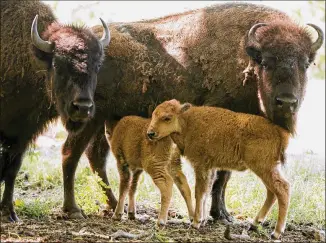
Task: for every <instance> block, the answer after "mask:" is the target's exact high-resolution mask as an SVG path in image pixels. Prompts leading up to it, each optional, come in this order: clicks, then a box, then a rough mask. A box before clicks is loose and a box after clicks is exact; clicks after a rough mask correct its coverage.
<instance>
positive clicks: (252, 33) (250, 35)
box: [248, 23, 267, 46]
mask: <svg viewBox="0 0 326 243" xmlns="http://www.w3.org/2000/svg"><path fill="white" fill-rule="evenodd" d="M262 26H267V24H265V23H258V24H255V25H254V26H252V27H251V29H250V30H249V33H248V42H249V43H253V44H254V45H255V46H259V43H258V41H257V39H256V37H255V33H256V30H257V29H258V28H259V27H262Z"/></svg>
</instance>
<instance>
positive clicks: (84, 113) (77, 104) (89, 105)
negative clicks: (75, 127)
mask: <svg viewBox="0 0 326 243" xmlns="http://www.w3.org/2000/svg"><path fill="white" fill-rule="evenodd" d="M72 107H73V108H74V110H75V112H76V113H77V114H78V116H79V117H88V116H89V115H90V114H91V110H92V109H93V102H92V101H91V100H75V101H73V102H72Z"/></svg>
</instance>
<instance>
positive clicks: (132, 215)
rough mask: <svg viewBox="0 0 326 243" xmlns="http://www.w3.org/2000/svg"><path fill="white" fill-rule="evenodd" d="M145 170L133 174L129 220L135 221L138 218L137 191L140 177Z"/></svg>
mask: <svg viewBox="0 0 326 243" xmlns="http://www.w3.org/2000/svg"><path fill="white" fill-rule="evenodd" d="M142 172H143V170H136V171H134V172H133V176H132V182H131V187H130V189H129V203H128V218H129V219H131V220H133V219H135V218H136V216H135V215H136V199H135V196H136V190H137V185H138V181H139V177H140V175H141V173H142Z"/></svg>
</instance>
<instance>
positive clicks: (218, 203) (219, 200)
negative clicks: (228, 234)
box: [210, 171, 233, 222]
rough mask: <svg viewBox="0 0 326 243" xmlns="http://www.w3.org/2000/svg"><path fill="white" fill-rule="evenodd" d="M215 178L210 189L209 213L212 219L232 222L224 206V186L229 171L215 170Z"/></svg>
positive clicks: (229, 173)
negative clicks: (210, 203) (210, 202)
mask: <svg viewBox="0 0 326 243" xmlns="http://www.w3.org/2000/svg"><path fill="white" fill-rule="evenodd" d="M216 176H217V179H216V180H215V182H214V184H213V189H212V205H211V210H210V214H211V216H212V217H213V218H214V219H217V220H223V219H225V220H227V221H229V222H232V221H233V219H232V216H231V215H230V214H229V213H228V211H227V210H226V208H225V188H226V185H227V182H228V181H229V180H230V178H231V172H230V171H217V172H216Z"/></svg>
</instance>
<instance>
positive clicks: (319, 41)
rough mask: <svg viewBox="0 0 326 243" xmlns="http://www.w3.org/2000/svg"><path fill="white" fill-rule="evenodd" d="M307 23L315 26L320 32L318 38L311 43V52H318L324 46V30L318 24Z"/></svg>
mask: <svg viewBox="0 0 326 243" xmlns="http://www.w3.org/2000/svg"><path fill="white" fill-rule="evenodd" d="M307 25H309V26H311V27H312V28H314V29H315V30H316V31H317V33H318V38H317V40H316V41H315V42H314V43H313V44H312V45H311V52H316V51H317V50H318V49H319V48H320V47H321V46H322V44H323V42H324V32H323V31H322V29H321V28H319V27H318V26H317V25H314V24H307Z"/></svg>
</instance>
